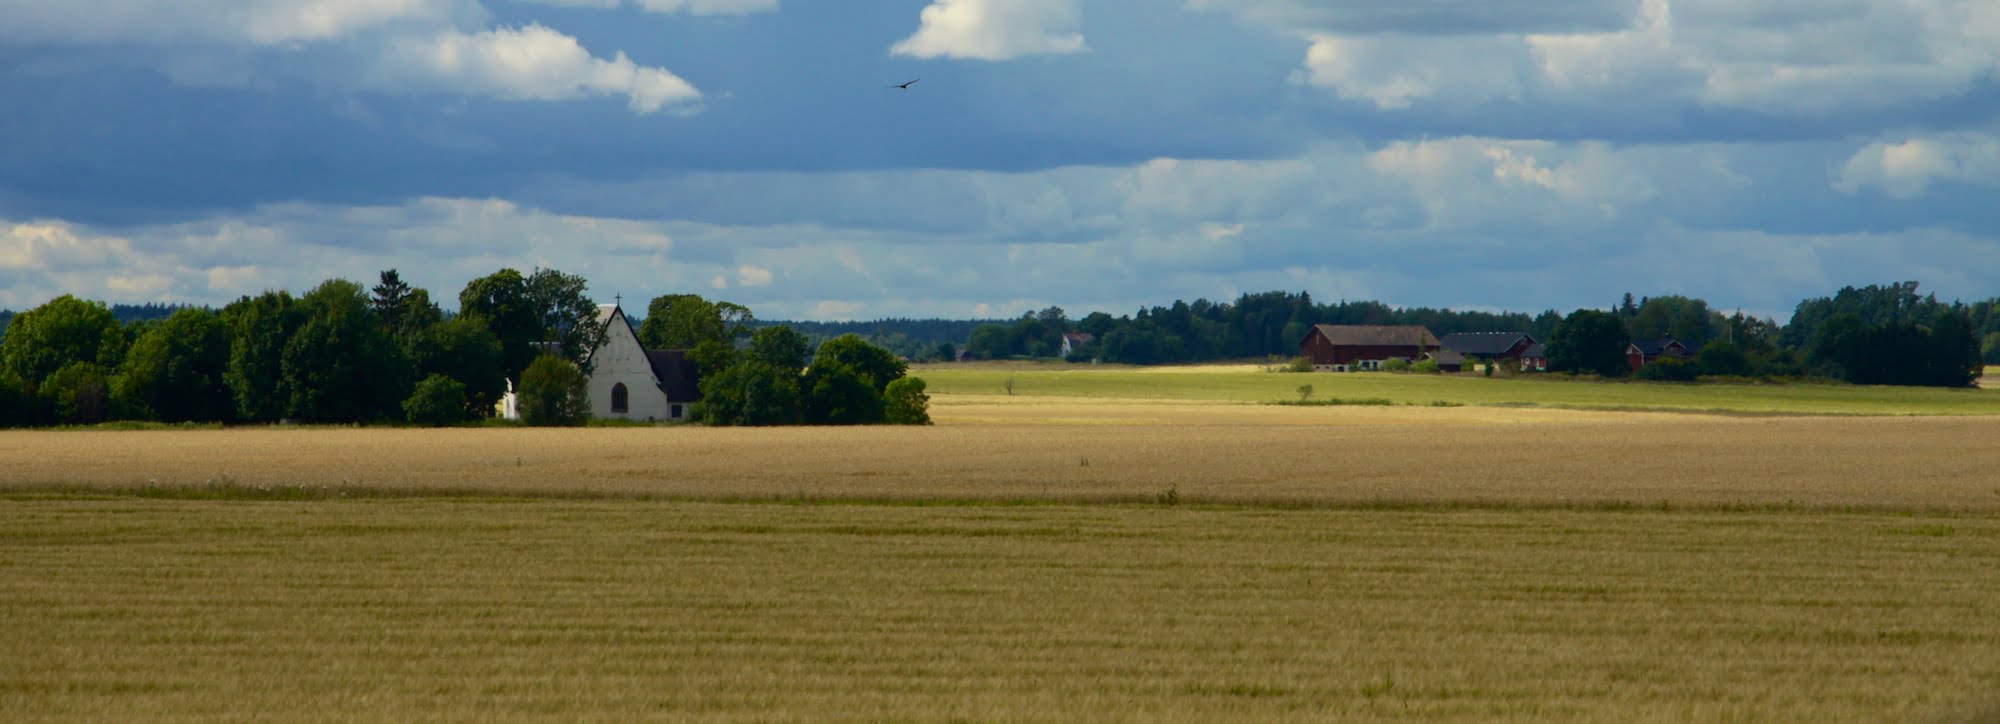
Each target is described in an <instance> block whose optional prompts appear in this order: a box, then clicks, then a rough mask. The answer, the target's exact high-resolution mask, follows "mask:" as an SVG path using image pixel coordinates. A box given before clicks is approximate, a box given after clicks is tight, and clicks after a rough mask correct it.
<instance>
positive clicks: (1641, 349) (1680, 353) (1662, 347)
mask: <svg viewBox="0 0 2000 724" xmlns="http://www.w3.org/2000/svg"><path fill="white" fill-rule="evenodd" d="M1687 356H1688V348H1687V345H1685V344H1681V342H1680V340H1677V339H1674V338H1672V337H1661V338H1659V339H1641V340H1634V341H1633V342H1632V343H1631V344H1628V345H1626V346H1625V364H1626V365H1628V366H1630V367H1631V368H1632V371H1633V372H1638V371H1639V368H1640V367H1644V366H1646V363H1647V362H1651V361H1653V360H1656V359H1659V358H1661V357H1673V358H1677V359H1685V358H1686V357H1687Z"/></svg>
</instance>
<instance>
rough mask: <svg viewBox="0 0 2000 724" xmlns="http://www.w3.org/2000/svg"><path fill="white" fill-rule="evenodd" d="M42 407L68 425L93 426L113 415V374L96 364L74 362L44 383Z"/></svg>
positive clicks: (56, 372)
mask: <svg viewBox="0 0 2000 724" xmlns="http://www.w3.org/2000/svg"><path fill="white" fill-rule="evenodd" d="M39 391H40V396H41V398H42V404H44V405H46V406H47V407H48V409H50V410H51V411H53V413H54V415H55V420H56V422H58V423H60V424H64V425H91V424H95V423H99V422H103V421H105V420H107V419H109V418H110V415H111V385H110V375H109V374H106V371H105V368H104V367H103V366H102V365H99V364H97V363H95V362H71V363H69V364H67V365H64V366H63V368H62V369H59V370H56V371H55V373H54V374H51V375H49V376H48V377H47V378H44V379H43V380H42V384H41V387H40V390H39Z"/></svg>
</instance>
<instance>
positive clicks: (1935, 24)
mask: <svg viewBox="0 0 2000 724" xmlns="http://www.w3.org/2000/svg"><path fill="white" fill-rule="evenodd" d="M1364 5H1365V4H1364ZM1597 5H1598V6H1600V7H1602V6H1603V4H1602V3H1599V4H1597ZM1190 7H1191V9H1216V10H1226V11H1230V12H1234V13H1236V14H1238V15H1239V16H1242V17H1244V18H1246V19H1249V20H1251V21H1253V22H1259V23H1264V24H1267V25H1269V26H1270V27H1272V28H1274V29H1276V30H1277V31H1278V32H1282V33H1286V34H1292V35H1297V36H1300V37H1303V38H1306V39H1307V40H1308V41H1309V42H1310V47H1309V48H1308V49H1307V51H1306V57H1305V59H1304V61H1303V62H1302V65H1301V67H1300V71H1299V74H1300V76H1301V78H1302V79H1303V80H1305V81H1306V82H1308V83H1310V84H1312V85H1315V86H1319V87H1324V88H1328V89H1331V90H1332V91H1334V93H1335V94H1336V95H1337V96H1338V97H1341V98H1345V99H1351V100H1365V101H1368V102H1371V103H1373V104H1374V105H1375V106H1376V107H1377V108H1379V109H1384V110H1397V109H1405V108H1411V107H1413V106H1415V105H1417V104H1420V103H1423V102H1427V101H1428V102H1440V103H1455V104H1461V105H1463V104H1467V103H1479V102H1487V101H1496V100H1498V101H1508V102H1535V101H1564V102H1570V103H1579V102H1580V103H1597V104H1604V105H1607V106H1611V107H1623V106H1626V105H1629V104H1631V103H1633V102H1635V101H1636V102H1643V103H1646V104H1652V105H1658V104H1662V103H1666V102H1672V101H1679V102H1683V103H1685V102H1694V103H1700V104H1706V105H1714V106H1721V107H1729V108H1743V109H1750V110H1756V111H1763V112H1773V113H1825V112H1832V111H1837V110H1840V109H1869V108H1891V107H1896V106H1899V105H1902V104H1907V103H1910V102H1916V101H1925V100H1932V99H1939V98H1949V97H1953V96H1956V95H1959V94H1962V93H1965V92H1967V91H1968V90H1970V89H1972V88H1973V87H1974V86H1975V85H1976V84H1978V83H1980V82H1981V81H1982V80H1984V79H1987V78H1990V77H1992V76H1993V75H1994V74H1995V73H1996V72H2000V3H1993V2H1990V0H1839V1H1838V2H1815V3H1797V2H1792V1H1791V0H1638V2H1636V3H1632V4H1630V5H1627V6H1626V7H1627V8H1631V9H1636V12H1629V11H1628V12H1625V13H1623V17H1626V18H1629V21H1628V22H1626V23H1625V24H1624V25H1623V26H1622V27H1602V26H1601V25H1602V24H1601V23H1596V22H1592V23H1583V24H1581V25H1582V27H1564V26H1563V25H1562V24H1561V23H1560V22H1544V21H1543V20H1546V19H1549V18H1553V17H1556V16H1553V15H1548V14H1546V13H1544V12H1542V11H1541V10H1538V9H1536V8H1534V7H1531V6H1530V5H1521V4H1486V5H1485V6H1482V8H1483V9H1482V10H1481V13H1480V14H1482V15H1485V16H1490V17H1485V18H1484V19H1480V20H1478V21H1477V22H1469V23H1454V22H1453V21H1452V20H1451V19H1450V18H1447V17H1441V16H1439V14H1438V13H1436V12H1429V11H1425V10H1423V9H1422V8H1421V6H1419V7H1418V8H1416V9H1412V10H1409V11H1408V12H1403V11H1400V10H1396V9H1395V8H1394V7H1392V6H1389V5H1383V6H1380V7H1377V6H1365V7H1366V8H1367V9H1365V10H1359V11H1358V10H1356V8H1353V7H1348V6H1346V5H1344V4H1343V5H1339V6H1328V5H1319V4H1313V3H1306V2H1303V1H1302V0H1246V2H1242V3H1224V2H1221V0H1192V4H1191V6H1190ZM1454 11H1456V8H1454ZM1356 12H1361V14H1362V16H1364V17H1360V18H1359V19H1357V18H1356V16H1355V13H1356ZM1545 16H1547V17H1545ZM1598 17H1600V18H1606V17H1616V15H1605V14H1602V13H1600V14H1599V15H1598ZM1538 18H1542V19H1543V20H1538Z"/></svg>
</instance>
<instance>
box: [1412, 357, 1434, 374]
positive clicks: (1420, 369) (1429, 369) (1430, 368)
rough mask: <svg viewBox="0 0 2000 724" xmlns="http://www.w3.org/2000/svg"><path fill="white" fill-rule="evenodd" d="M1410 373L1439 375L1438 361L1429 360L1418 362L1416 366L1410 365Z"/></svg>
mask: <svg viewBox="0 0 2000 724" xmlns="http://www.w3.org/2000/svg"><path fill="white" fill-rule="evenodd" d="M1410 371H1411V372H1415V373H1417V374H1420V375H1434V374H1437V373H1438V361H1437V360H1435V359H1428V358H1427V359H1420V360H1417V361H1416V362H1415V363H1414V364H1411V365H1410Z"/></svg>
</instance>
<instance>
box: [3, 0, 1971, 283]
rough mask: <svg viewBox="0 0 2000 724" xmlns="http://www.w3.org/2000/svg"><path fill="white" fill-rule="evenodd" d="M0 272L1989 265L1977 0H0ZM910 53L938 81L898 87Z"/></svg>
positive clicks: (367, 276)
mask: <svg viewBox="0 0 2000 724" xmlns="http://www.w3.org/2000/svg"><path fill="white" fill-rule="evenodd" d="M0 17H4V18H6V19H7V20H6V22H4V23H0V307H8V308H13V309H21V308H25V307H29V306H33V305H35V304H39V303H41V302H42V301H45V300H46V299H48V298H49V297H52V296H54V295H56V294H61V293H75V294H78V295H83V296H88V297H92V298H97V299H103V300H107V301H118V302H143V301H186V302H197V303H211V304H217V303H223V302H227V301H228V300H230V299H233V298H235V297H237V296H239V295H242V294H246V293H256V292H258V291H261V290H264V289H268V288H282V289H291V290H294V291H302V290H304V289H306V288H309V287H310V286H312V285H314V284H316V283H317V282H319V281H321V280H323V279H326V278H328V277H332V276H345V277H348V278H353V279H358V280H372V279H373V277H374V275H375V273H376V272H377V271H378V270H380V269H383V268H388V267H397V268H400V269H401V270H402V271H403V272H404V275H405V277H406V278H409V279H411V280H413V281H414V282H415V283H418V284H420V285H422V286H426V287H430V288H432V289H433V291H434V292H436V293H437V294H438V296H440V297H444V298H452V297H455V296H456V292H457V290H458V289H459V288H460V287H462V286H463V285H464V283H465V282H466V281H467V280H469V279H471V278H473V277H475V276H479V275H483V274H487V273H491V272H492V271H494V270H496V269H498V268H501V267H504V266H512V267H517V268H521V269H523V270H526V269H528V268H530V267H534V266H538V265H539V266H547V267H555V268H558V269H562V270H564V271H568V272H573V273H579V274H582V275H583V276H585V277H586V278H588V279H589V280H590V285H591V290H592V292H593V293H594V294H595V295H596V296H599V297H603V298H605V299H607V300H608V299H609V298H610V297H611V296H612V295H614V294H621V295H623V296H624V297H625V298H626V299H627V300H628V302H629V301H630V300H635V299H645V298H650V297H652V296H654V295H658V294H662V293H667V292H690V291H691V292H696V293H700V294H704V295H708V296H711V297H718V298H723V299H729V300H733V301H738V302H742V303H745V304H748V305H750V306H751V307H752V308H753V309H755V310H756V311H757V312H758V314H759V316H761V317H765V318H795V319H833V318H872V317H878V316H944V317H968V316H987V315H1014V314H1018V313H1019V312H1021V311H1022V310H1024V309H1030V308H1039V307H1043V306H1047V305H1049V304H1057V305H1061V306H1063V307H1065V308H1066V309H1068V310H1070V311H1071V312H1072V313H1073V314H1074V315H1078V316H1080V313H1081V312H1083V311H1087V310H1095V309H1102V310H1107V311H1112V312H1114V313H1128V312H1130V311H1132V310H1133V309H1135V308H1136V307H1137V306H1139V305H1141V304H1146V303H1161V302H1166V301H1169V300H1172V299H1174V298H1186V299H1192V298H1195V297H1202V296H1206V297H1209V298H1226V297H1232V296H1234V295H1235V294H1238V293H1241V292H1247V291H1262V290H1268V289H1285V290H1293V291H1297V290H1305V291H1309V292H1311V293H1313V294H1314V295H1315V296H1317V297H1321V298H1324V299H1335V298H1350V299H1353V298H1373V299H1381V300H1384V301H1387V302H1390V303H1392V304H1399V305H1428V306H1453V307H1471V308H1488V309H1500V308H1504V309H1517V310H1540V309H1544V308H1551V307H1554V308H1560V309H1564V310H1567V309H1571V308H1575V307H1578V306H1603V305H1606V304H1609V303H1611V302H1613V301H1615V300H1616V299H1617V297H1618V295H1619V294H1620V293H1622V292H1625V291H1628V290H1629V291H1631V292H1634V293H1636V294H1641V295H1649V294H1668V293H1680V294H1689V295H1695V296H1701V297H1705V298H1707V299H1709V300H1710V301H1711V302H1712V303H1714V304H1716V305H1719V306H1721V307H1724V308H1742V309H1745V310H1749V311H1753V312H1761V313H1766V314H1774V315H1778V316H1779V318H1780V320H1781V321H1782V319H1783V318H1785V317H1786V316H1788V315H1789V310H1790V308H1791V306H1792V305H1793V304H1794V303H1795V302H1796V301H1797V300H1799V299H1800V298H1802V297H1805V296H1816V295H1824V294H1827V293H1830V292H1832V291H1833V290H1834V289H1837V288H1838V287H1840V286H1842V285H1847V284H1856V285H1859V284H1867V283H1875V282H1887V281H1894V280H1902V279H1917V280H1921V281H1922V282H1924V284H1925V287H1926V288H1928V289H1930V290H1933V291H1936V292H1937V293H1938V294H1939V295H1940V296H1943V297H1964V298H1968V299H1969V298H1975V297H1977V298H1984V297H1988V296H1994V295H1996V294H2000V3H1995V2H1991V0H1814V1H1813V2H1799V1H1797V0H1484V1H1483V2H1474V3H1468V2H1461V1H1457V0H866V1H865V2H857V1H855V0H92V1H91V2H73V1H71V0H0ZM913 78H921V79H922V80H921V81H920V82H918V83H916V84H914V85H912V86H911V87H910V88H909V89H908V90H900V89H895V88H890V87H888V86H889V85H891V84H896V83H902V82H904V81H908V80H910V79H913Z"/></svg>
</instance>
